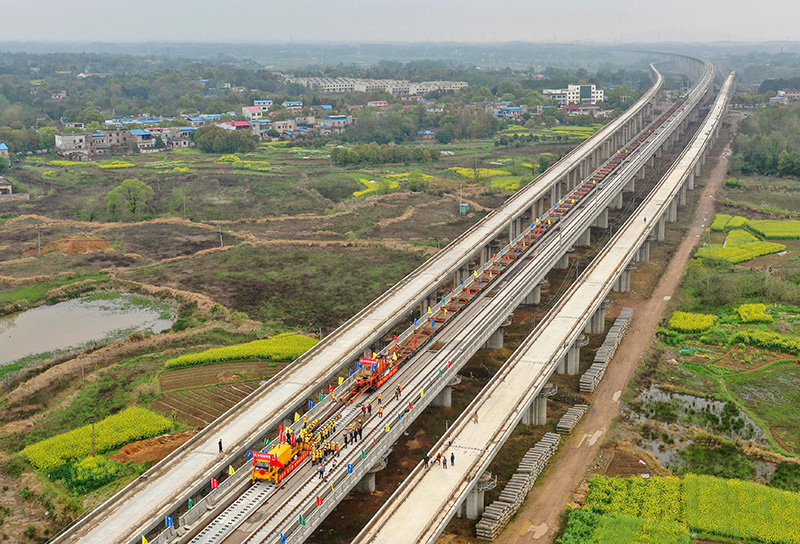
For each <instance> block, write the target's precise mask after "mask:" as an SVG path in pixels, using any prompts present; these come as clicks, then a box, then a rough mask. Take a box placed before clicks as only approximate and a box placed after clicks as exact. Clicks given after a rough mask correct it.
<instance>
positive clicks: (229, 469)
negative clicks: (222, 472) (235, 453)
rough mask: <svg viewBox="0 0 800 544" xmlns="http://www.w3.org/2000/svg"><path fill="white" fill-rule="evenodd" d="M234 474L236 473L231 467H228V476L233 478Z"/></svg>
mask: <svg viewBox="0 0 800 544" xmlns="http://www.w3.org/2000/svg"><path fill="white" fill-rule="evenodd" d="M234 474H236V471H235V470H234V468H233V465H228V475H229V476H233V475H234Z"/></svg>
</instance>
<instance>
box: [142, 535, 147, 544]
mask: <svg viewBox="0 0 800 544" xmlns="http://www.w3.org/2000/svg"><path fill="white" fill-rule="evenodd" d="M142 544H147V539H146V538H145V537H144V535H142Z"/></svg>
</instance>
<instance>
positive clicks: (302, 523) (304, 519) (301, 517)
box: [299, 514, 306, 525]
mask: <svg viewBox="0 0 800 544" xmlns="http://www.w3.org/2000/svg"><path fill="white" fill-rule="evenodd" d="M299 523H300V525H305V524H306V518H304V517H303V514H300V522H299Z"/></svg>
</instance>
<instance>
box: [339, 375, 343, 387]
mask: <svg viewBox="0 0 800 544" xmlns="http://www.w3.org/2000/svg"><path fill="white" fill-rule="evenodd" d="M343 383H344V378H343V377H342V376H339V385H342V384H343Z"/></svg>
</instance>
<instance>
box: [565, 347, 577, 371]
mask: <svg viewBox="0 0 800 544" xmlns="http://www.w3.org/2000/svg"><path fill="white" fill-rule="evenodd" d="M566 360H567V368H566V370H567V372H566V373H567V374H569V375H570V376H574V375H575V374H577V373H578V368H579V366H580V362H581V348H580V347H578V344H577V343H575V344H572V345H571V346H570V347H569V351H567V356H566Z"/></svg>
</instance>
